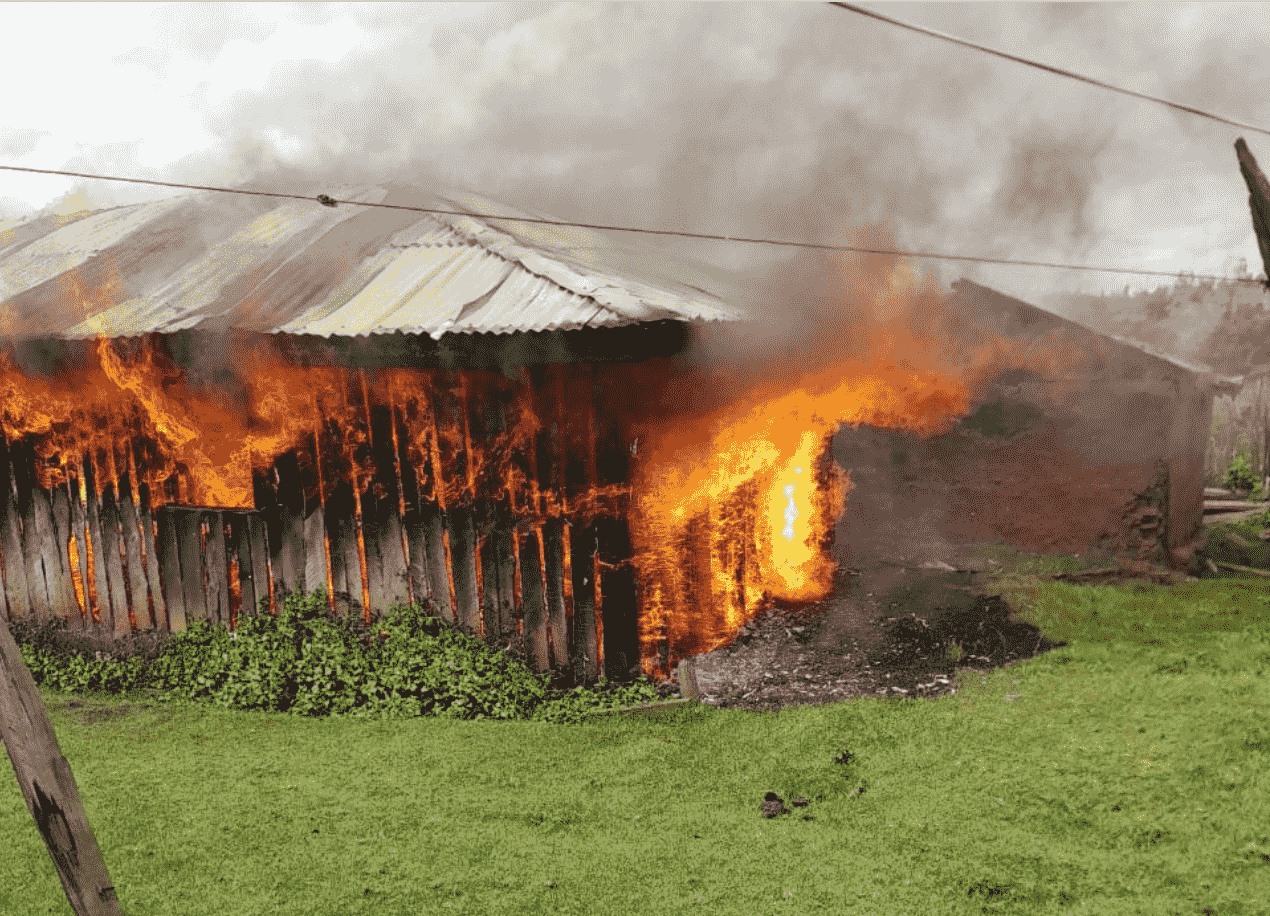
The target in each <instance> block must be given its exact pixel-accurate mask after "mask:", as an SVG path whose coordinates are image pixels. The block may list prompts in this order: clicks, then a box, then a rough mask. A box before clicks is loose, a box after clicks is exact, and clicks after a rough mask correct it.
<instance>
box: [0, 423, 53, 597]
mask: <svg viewBox="0 0 1270 916" xmlns="http://www.w3.org/2000/svg"><path fill="white" fill-rule="evenodd" d="M9 452H10V456H9V457H10V463H11V466H12V469H13V486H14V489H15V505H16V507H17V515H18V518H19V519H20V521H21V525H20V531H21V533H22V559H23V563H24V566H25V570H26V582H27V589H28V591H29V594H30V597H31V607H32V609H33V610H34V611H35V612H36V613H37V614H44V613H45V612H46V611H47V610H48V608H49V606H50V604H51V603H52V602H51V601H50V600H49V593H48V582H47V580H46V578H45V574H44V562H43V558H42V557H41V556H40V546H41V540H42V539H41V537H40V534H41V533H40V532H39V531H37V530H36V527H35V506H34V494H35V475H34V471H35V454H34V452H33V451H32V450H31V447H30V445H29V444H28V443H26V442H21V441H19V442H14V443H13V444H12V445H11V446H10V447H9Z"/></svg>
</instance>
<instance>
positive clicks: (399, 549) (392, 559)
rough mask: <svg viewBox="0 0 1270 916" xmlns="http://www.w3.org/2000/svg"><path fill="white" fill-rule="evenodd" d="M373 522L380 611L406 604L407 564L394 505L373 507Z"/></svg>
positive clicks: (382, 502) (408, 599)
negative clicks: (381, 596) (375, 521)
mask: <svg viewBox="0 0 1270 916" xmlns="http://www.w3.org/2000/svg"><path fill="white" fill-rule="evenodd" d="M376 518H377V519H378V525H377V527H378V529H379V562H380V564H381V567H380V568H381V570H382V572H381V574H382V576H383V581H384V607H383V608H382V610H384V611H387V610H388V608H390V607H394V606H396V605H407V604H409V603H410V585H409V583H408V581H407V580H408V578H409V575H410V564H409V563H408V562H407V560H406V554H405V545H404V543H403V541H402V527H401V517H400V516H399V515H398V514H397V504H396V503H395V502H390V501H389V500H380V501H379V505H378V506H377V507H376Z"/></svg>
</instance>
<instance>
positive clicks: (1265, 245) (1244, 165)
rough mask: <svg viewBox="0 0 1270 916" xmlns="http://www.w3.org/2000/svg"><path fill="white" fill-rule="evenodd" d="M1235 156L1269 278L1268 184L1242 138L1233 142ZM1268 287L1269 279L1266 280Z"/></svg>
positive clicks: (1269, 189)
mask: <svg viewBox="0 0 1270 916" xmlns="http://www.w3.org/2000/svg"><path fill="white" fill-rule="evenodd" d="M1235 155H1236V156H1238V157H1239V171H1240V172H1242V173H1243V176H1244V183H1245V184H1247V185H1248V206H1249V207H1250V208H1251V209H1252V228H1253V229H1254V230H1255V231H1256V233H1257V247H1258V248H1259V249H1261V261H1262V264H1263V265H1264V266H1265V269H1266V277H1267V278H1270V182H1267V181H1266V176H1265V175H1263V174H1262V172H1261V169H1260V168H1258V167H1257V160H1256V159H1255V158H1254V157H1253V155H1252V151H1251V150H1249V149H1248V144H1247V143H1245V142H1244V138H1243V137H1240V138H1239V139H1238V140H1236V141H1235ZM1266 285H1267V286H1270V279H1267V280H1266Z"/></svg>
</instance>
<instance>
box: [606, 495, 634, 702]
mask: <svg viewBox="0 0 1270 916" xmlns="http://www.w3.org/2000/svg"><path fill="white" fill-rule="evenodd" d="M631 555H632V550H631V536H630V530H629V528H628V527H627V523H626V519H624V518H608V517H601V518H599V519H597V520H596V559H597V561H598V562H597V566H598V567H600V569H601V572H600V573H599V574H598V575H597V576H596V581H597V583H598V584H597V586H596V588H597V589H598V591H599V593H600V595H601V597H602V600H603V605H602V606H603V609H604V619H603V626H604V643H603V645H604V667H605V674H606V676H607V677H608V678H610V679H613V680H622V679H625V678H626V677H628V676H629V674H630V672H631V669H632V668H634V667H635V666H637V665H638V664H639V633H638V616H639V608H638V603H637V601H636V593H635V567H634V564H633V563H632V562H631Z"/></svg>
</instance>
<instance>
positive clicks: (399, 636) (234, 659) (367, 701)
mask: <svg viewBox="0 0 1270 916" xmlns="http://www.w3.org/2000/svg"><path fill="white" fill-rule="evenodd" d="M434 612H435V605H432V604H431V603H429V602H425V604H424V605H423V606H419V605H411V606H404V607H403V606H398V607H394V608H392V609H391V610H390V611H389V612H388V614H387V616H385V617H382V618H379V619H376V620H374V621H372V623H371V625H370V626H367V625H365V624H364V623H363V622H362V620H361V619H360V618H358V617H348V618H332V617H331V616H330V614H329V613H328V609H327V603H326V596H325V594H324V593H323V592H321V591H317V592H312V593H309V594H308V595H302V594H290V595H287V596H286V597H285V598H284V599H283V603H282V609H281V611H279V613H278V615H277V616H276V617H274V616H273V615H272V614H270V613H269V612H268V610H267V607H266V606H264V603H263V602H262V607H261V608H260V612H259V613H258V614H255V615H247V616H244V617H242V618H240V620H239V626H238V629H237V630H236V631H235V632H232V633H231V632H229V631H228V630H226V629H225V628H224V627H222V626H220V625H218V624H212V623H209V622H208V621H206V620H196V621H193V622H191V623H190V625H189V626H188V627H187V628H186V629H185V630H184V631H182V632H180V633H175V634H165V636H164V638H163V639H162V640H160V641H158V642H156V643H155V645H154V646H148V647H146V648H145V650H144V651H143V652H141V653H139V654H134V655H133V656H131V657H123V656H120V655H119V654H118V653H115V654H111V653H109V652H107V653H103V652H100V651H98V652H96V653H95V655H93V656H90V655H87V654H85V653H84V652H81V651H75V650H70V649H68V648H67V644H66V639H65V636H64V634H62V633H61V631H62V630H64V628H65V621H50V622H48V623H47V624H45V623H41V624H39V625H31V626H26V627H22V626H15V627H14V630H15V632H14V636H15V639H17V641H18V642H19V645H20V646H21V649H22V656H23V658H24V659H25V660H26V663H27V666H28V667H29V668H30V669H31V673H32V675H33V676H34V677H35V680H36V683H38V684H41V685H43V686H46V687H48V688H50V689H53V690H59V691H65V692H70V693H82V692H92V691H103V692H111V693H119V692H123V691H126V690H130V689H133V688H136V687H153V688H158V689H160V690H163V691H168V692H171V693H174V694H177V695H181V696H185V697H188V698H190V699H196V700H205V701H208V702H211V703H216V704H218V705H222V706H225V707H228V708H233V709H265V710H271V711H279V712H282V711H286V712H291V713H293V714H295V715H308V716H327V715H352V716H373V717H378V718H384V717H392V718H398V717H413V716H428V715H433V716H446V717H454V718H464V719H482V718H489V719H527V718H534V719H537V720H540V721H547V722H578V721H581V720H582V719H583V718H584V717H585V716H586V715H587V714H589V713H591V712H594V711H596V710H603V709H615V708H618V707H622V706H633V705H639V704H641V703H648V702H652V701H655V700H657V699H659V691H658V688H657V687H656V686H655V685H654V684H653V683H652V682H650V681H648V680H645V679H640V680H638V681H636V682H634V683H632V684H625V685H614V684H609V683H607V682H605V681H604V679H603V678H601V680H600V683H599V684H596V685H594V686H590V687H577V688H574V689H572V690H554V689H551V688H550V687H549V684H550V680H551V676H550V675H549V674H534V673H533V672H532V671H531V670H530V669H529V668H528V667H526V666H525V665H524V664H523V662H522V661H520V660H519V659H518V658H516V657H515V656H514V653H510V652H507V651H503V650H500V649H497V648H494V647H492V646H490V645H488V644H487V643H485V642H484V641H483V640H481V639H480V638H478V637H477V636H476V635H474V634H472V633H470V632H464V631H463V630H461V629H459V628H458V627H456V626H453V625H451V624H448V623H446V622H444V621H443V620H442V619H441V618H440V617H438V616H437V615H436V614H435V613H434ZM59 625H60V626H59Z"/></svg>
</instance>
